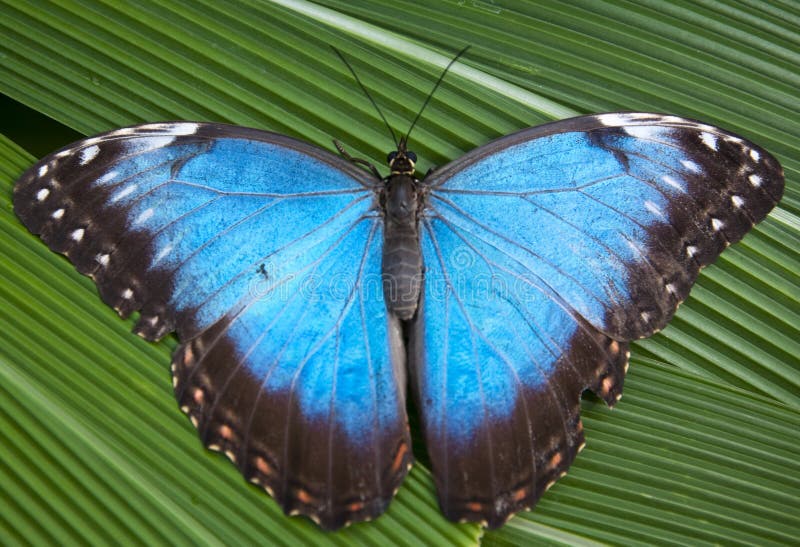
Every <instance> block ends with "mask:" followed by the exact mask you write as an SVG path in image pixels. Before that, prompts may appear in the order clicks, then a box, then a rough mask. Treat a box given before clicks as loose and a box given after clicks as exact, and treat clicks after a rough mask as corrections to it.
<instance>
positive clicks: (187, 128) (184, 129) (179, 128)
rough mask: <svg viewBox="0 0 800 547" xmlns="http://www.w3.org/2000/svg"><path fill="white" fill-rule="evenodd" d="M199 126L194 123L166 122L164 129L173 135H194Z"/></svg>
mask: <svg viewBox="0 0 800 547" xmlns="http://www.w3.org/2000/svg"><path fill="white" fill-rule="evenodd" d="M199 128H200V124H196V123H173V124H166V130H167V131H168V132H170V133H171V134H173V135H194V134H195V133H197V130H198V129H199Z"/></svg>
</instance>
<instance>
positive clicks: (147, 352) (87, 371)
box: [0, 0, 800, 545]
mask: <svg viewBox="0 0 800 547" xmlns="http://www.w3.org/2000/svg"><path fill="white" fill-rule="evenodd" d="M798 28H800V7H798V4H797V3H796V2H777V1H772V2H757V1H743V2H715V1H691V2H688V1H687V2H680V1H677V2H661V1H650V2H648V1H637V2H623V1H613V2H604V1H590V0H586V1H583V2H581V1H578V2H503V1H499V0H497V1H468V0H461V1H442V2H436V3H416V2H404V1H393V2H382V1H377V0H375V1H360V0H351V1H347V2H335V1H325V2H306V1H290V0H282V1H276V2H269V1H265V2H255V1H238V2H212V1H210V0H209V1H195V0H192V1H189V0H186V1H174V0H173V1H166V2H152V3H151V2H136V3H127V2H116V1H106V2H100V1H96V0H93V1H88V0H87V1H58V2H53V3H50V2H38V1H36V2H30V1H19V2H16V1H7V0H0V37H1V38H2V39H0V91H1V92H2V93H3V94H4V95H5V97H4V98H3V100H2V102H0V109H1V110H0V133H2V134H3V135H4V137H0V447H1V448H0V495H1V496H2V497H1V498H0V504H2V510H0V543H4V544H28V543H34V544H54V543H60V544H63V543H67V544H77V543H81V544H83V543H92V544H108V543H114V544H118V543H122V544H135V543H149V544H162V543H164V544H166V543H169V544H197V543H200V544H295V545H296V544H298V543H304V544H311V543H313V544H342V545H344V544H346V545H351V544H358V543H363V544H384V545H388V544H409V545H410V544H414V545H419V544H475V543H478V542H482V543H485V544H489V545H499V544H519V543H526V544H530V543H536V544H551V543H552V544H571V545H575V544H595V543H607V544H626V545H632V544H637V543H642V544H653V543H689V544H693V545H700V544H719V543H722V544H726V545H734V544H760V545H768V544H790V543H793V542H796V541H797V538H798V537H800V513H798V511H797V507H798V499H800V463H798V458H797V453H796V444H797V437H798V431H800V362H799V360H798V355H800V336H798V334H799V333H798V326H799V325H800V302H799V300H800V289H799V287H800V277H799V276H798V272H800V267H799V266H800V256H798V249H799V248H800V217H799V216H798V213H800V186H799V183H800V178H799V177H798V169H799V168H800V150H799V146H798V143H799V142H800V141H798V136H800V119H799V117H798V114H797V106H798V91H797V90H798V89H800V70H798V68H799V67H800V63H799V62H798V61H799V60H800V33H798ZM467 44H470V45H471V46H472V47H471V49H470V50H469V52H468V54H467V55H466V56H465V57H464V58H463V59H462V60H461V61H460V62H459V63H457V65H455V66H454V67H453V70H452V73H450V74H448V77H447V79H446V80H445V83H444V84H443V86H442V88H441V89H440V90H439V92H437V94H436V96H435V97H434V99H433V101H432V102H431V104H430V106H429V108H428V109H427V110H426V111H425V114H424V116H423V118H422V119H421V121H420V123H419V125H418V127H417V129H415V132H414V139H413V141H414V149H415V151H416V152H417V154H418V155H419V158H420V162H419V167H420V171H421V172H425V171H426V170H427V168H428V167H429V166H432V165H442V164H444V163H446V162H447V161H449V160H452V159H454V158H456V157H458V156H459V155H461V154H462V153H464V152H465V151H467V150H469V149H471V148H473V147H474V146H477V145H480V144H482V143H485V142H487V141H489V140H490V139H492V138H495V137H498V136H500V135H503V134H506V133H508V132H511V131H513V130H516V129H520V128H523V127H526V126H530V125H536V124H539V123H543V122H546V121H550V120H553V119H559V118H565V117H569V116H571V115H578V114H585V113H591V112H602V111H615V110H643V111H656V112H668V113H672V114H677V115H682V116H688V117H692V118H698V119H702V120H704V121H707V122H709V123H713V124H716V125H720V126H722V127H724V128H726V129H729V130H732V131H734V132H736V133H739V134H741V135H743V136H745V137H747V138H749V139H751V140H753V141H755V142H757V143H759V144H760V145H762V146H764V147H765V148H767V149H768V150H770V151H771V152H772V153H773V154H775V155H776V156H777V157H778V159H779V160H780V161H781V163H782V164H783V165H784V168H785V171H786V178H787V190H786V194H785V197H784V199H783V201H782V202H781V204H780V205H779V207H778V208H777V209H776V210H775V211H774V212H773V213H772V214H771V215H770V217H769V218H768V219H767V220H766V221H765V222H764V223H762V224H760V225H759V226H758V227H757V228H756V229H755V230H754V232H753V233H751V234H750V235H748V236H747V237H746V238H745V240H744V241H743V242H742V243H740V244H737V245H735V246H734V247H732V248H731V249H729V250H727V251H726V252H725V253H724V254H723V256H722V257H721V258H720V260H719V261H718V262H717V263H716V264H715V265H713V266H711V267H709V268H707V269H706V270H704V272H703V273H702V275H701V276H700V279H699V280H698V283H697V285H696V287H695V288H694V290H693V292H692V296H691V297H690V298H689V300H687V301H686V302H685V303H684V304H683V305H682V306H681V309H680V310H679V312H678V314H677V316H676V317H675V319H674V320H673V322H672V323H671V325H670V326H669V327H668V328H667V329H665V330H664V331H663V332H662V333H660V334H658V335H656V336H654V337H653V338H651V339H649V340H645V341H642V342H639V343H636V344H634V346H633V348H632V353H633V355H632V365H631V369H630V373H629V375H628V379H627V380H626V386H625V397H624V398H623V400H622V401H621V402H620V404H619V405H618V406H617V408H616V409H615V410H614V411H613V412H610V411H609V410H608V409H607V408H605V407H604V405H603V404H602V403H600V402H598V401H597V400H596V399H594V398H585V400H584V401H583V416H584V423H585V428H586V437H587V443H588V444H587V448H586V450H584V451H583V452H582V453H581V455H580V456H579V457H578V459H577V460H576V463H575V464H574V465H573V467H572V468H571V470H570V473H569V475H568V476H567V477H565V478H564V479H562V480H561V481H559V482H558V483H557V484H556V485H555V486H554V487H553V488H552V489H551V490H550V491H549V492H548V493H547V494H546V495H545V496H544V497H543V499H542V501H541V502H540V503H539V505H538V506H537V507H536V509H535V510H534V511H533V512H528V513H523V514H521V515H519V516H517V517H515V518H514V519H512V520H511V521H510V522H509V523H508V524H507V525H506V526H505V527H504V528H502V529H501V530H498V531H492V532H483V531H482V530H481V529H480V528H478V527H477V526H475V525H457V524H452V523H449V522H447V521H445V520H444V519H443V518H442V517H441V515H440V513H439V511H438V508H437V506H436V501H435V497H434V490H433V483H432V480H431V477H430V475H429V473H428V471H427V470H426V468H425V466H424V463H420V464H417V465H416V466H415V467H414V469H413V471H412V472H411V474H410V475H409V477H408V478H407V479H406V481H405V482H404V484H403V486H402V488H401V489H400V491H399V492H398V495H397V498H396V499H395V501H394V502H393V503H392V505H391V507H390V508H389V510H388V512H387V513H386V514H385V515H384V516H382V517H380V518H379V519H377V520H376V521H374V522H372V523H363V524H358V525H354V526H352V527H350V528H348V529H346V530H343V531H341V532H337V533H333V534H330V533H328V534H326V533H323V532H321V531H319V530H318V529H317V528H316V526H315V525H313V524H312V523H311V522H310V521H307V520H305V519H302V518H287V517H284V516H283V515H282V514H281V512H280V510H279V508H278V507H277V504H276V503H275V502H274V501H273V500H272V499H271V498H269V496H267V495H266V494H264V493H263V492H261V491H260V490H258V489H257V488H255V487H254V486H252V485H248V484H246V483H245V481H244V480H243V479H242V478H241V476H240V475H239V474H238V472H237V471H236V469H235V468H234V467H233V466H232V465H230V463H229V462H228V461H227V460H225V459H224V458H222V457H220V456H218V455H216V454H213V453H210V452H208V451H206V450H205V449H203V448H202V446H201V444H200V442H199V440H198V439H197V436H196V433H195V431H194V429H193V428H192V426H191V424H189V422H188V420H186V419H185V417H184V416H183V414H182V413H180V412H179V410H178V409H177V405H176V404H175V402H174V399H173V396H172V389H171V384H170V377H169V376H170V375H169V358H170V357H169V356H170V353H171V350H172V349H173V348H174V346H175V343H176V342H175V340H174V339H172V338H168V339H167V340H165V341H164V342H162V343H159V344H149V343H146V342H144V341H142V340H140V339H138V338H137V337H135V336H133V335H131V334H130V333H129V332H128V330H129V329H130V327H131V326H132V322H131V321H121V320H119V319H118V318H117V317H116V316H115V315H114V313H113V312H112V311H111V310H109V309H107V308H106V307H105V306H104V305H102V304H101V302H100V300H99V298H97V295H96V290H95V288H94V286H93V284H92V283H91V281H90V280H89V279H88V278H84V277H82V276H80V275H78V274H77V273H76V272H75V271H74V270H73V268H72V267H71V266H70V265H69V264H68V263H67V261H66V260H64V259H63V258H62V257H59V256H56V255H55V254H53V253H51V252H50V251H48V250H47V249H46V248H45V246H44V245H43V244H41V243H40V242H39V241H38V239H36V238H35V237H33V236H31V235H30V234H29V233H28V232H27V231H26V230H25V229H24V228H23V227H22V226H21V225H20V224H19V222H18V221H17V219H16V217H15V216H14V214H13V212H12V209H11V203H10V196H11V188H12V185H13V181H14V180H15V179H16V177H18V176H19V175H20V174H21V173H22V171H23V170H24V169H25V168H26V167H27V166H29V165H30V164H31V163H33V162H34V160H35V157H41V156H42V155H44V154H46V153H47V152H49V151H51V150H53V149H56V148H58V147H60V146H62V145H64V144H67V143H68V142H69V141H71V140H74V139H75V138H79V137H80V136H83V135H89V134H93V133H97V132H100V131H103V130H108V129H112V128H115V127H119V126H123V125H129V124H133V123H138V122H143V121H157V120H166V119H189V120H205V121H225V122H230V123H236V124H241V125H247V126H252V127H258V128H262V129H268V130H271V131H277V132H281V133H286V134H289V135H293V136H296V137H299V138H303V139H305V140H307V141H310V142H313V143H315V144H318V145H320V146H323V147H326V148H329V149H331V148H332V146H331V144H330V142H331V139H332V138H336V139H339V140H341V141H342V142H343V143H345V144H346V145H347V147H348V150H349V151H350V152H351V153H353V154H354V155H358V156H361V157H366V158H369V159H370V160H371V161H373V162H375V163H376V164H381V163H382V162H383V159H384V158H385V154H386V152H387V151H388V150H389V149H390V147H391V141H390V139H389V137H388V136H387V134H386V130H385V128H384V127H383V124H382V122H381V121H380V120H379V118H378V117H377V115H376V113H375V112H374V110H373V109H372V106H371V105H370V104H369V102H368V101H367V100H366V98H365V97H364V96H363V94H362V93H361V91H360V90H359V89H358V87H357V86H356V85H355V84H354V82H353V81H352V78H351V76H350V75H349V73H348V72H347V69H346V68H345V67H344V66H343V65H342V63H341V61H340V60H339V59H338V58H337V57H336V56H335V55H334V54H333V53H332V51H331V49H330V47H329V46H330V45H333V46H335V47H337V48H338V49H340V50H341V51H343V52H344V54H345V55H346V56H347V57H348V59H350V60H351V62H352V63H353V65H354V68H355V69H356V71H357V72H358V73H359V75H360V76H361V78H362V79H363V80H364V82H365V84H366V85H367V86H368V87H369V89H370V90H372V92H373V94H374V96H375V98H376V100H377V102H378V103H379V104H380V105H381V107H382V109H383V110H384V112H385V113H386V115H387V117H388V118H389V121H390V123H392V125H394V126H395V128H396V129H398V130H399V131H402V130H403V129H405V127H407V125H408V124H409V123H410V121H411V120H412V119H413V117H414V115H415V114H416V110H417V109H418V108H419V106H420V105H421V103H422V101H423V100H424V97H425V95H426V93H427V91H428V90H429V89H430V87H431V85H432V84H433V82H434V81H435V80H436V78H437V76H438V74H439V73H440V71H441V70H442V68H443V67H444V65H445V64H446V63H447V61H448V60H449V58H450V57H451V56H452V55H453V54H454V52H456V51H458V50H459V49H461V48H462V47H463V46H464V45H467ZM31 154H32V155H31ZM415 450H416V452H417V455H418V457H419V458H420V459H421V460H423V462H424V459H425V454H424V448H423V447H422V446H417V447H416V448H415Z"/></svg>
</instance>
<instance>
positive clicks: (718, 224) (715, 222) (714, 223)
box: [711, 218, 725, 232]
mask: <svg viewBox="0 0 800 547" xmlns="http://www.w3.org/2000/svg"><path fill="white" fill-rule="evenodd" d="M711 227H712V228H714V231H715V232H719V231H720V230H722V229H723V228H724V227H725V223H724V222H722V221H721V220H720V219H718V218H712V219H711Z"/></svg>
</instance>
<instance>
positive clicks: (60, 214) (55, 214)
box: [50, 209, 64, 220]
mask: <svg viewBox="0 0 800 547" xmlns="http://www.w3.org/2000/svg"><path fill="white" fill-rule="evenodd" d="M50 216H51V217H53V218H54V219H56V220H58V219H60V218H61V217H63V216H64V209H56V210H55V211H53V214H52V215H50Z"/></svg>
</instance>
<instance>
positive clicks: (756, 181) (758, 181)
mask: <svg viewBox="0 0 800 547" xmlns="http://www.w3.org/2000/svg"><path fill="white" fill-rule="evenodd" d="M747 180H749V181H750V184H752V185H753V186H755V187H756V188H758V187H759V186H761V177H759V176H758V175H750V176H749V177H747Z"/></svg>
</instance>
